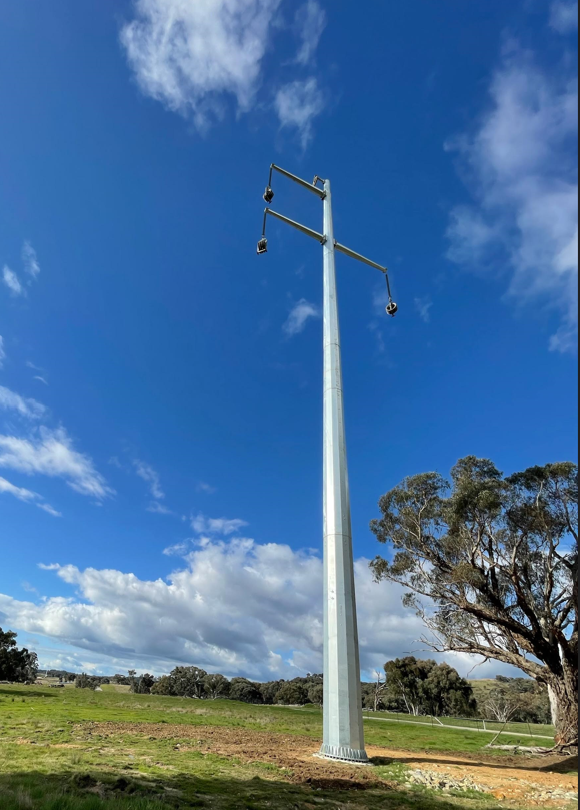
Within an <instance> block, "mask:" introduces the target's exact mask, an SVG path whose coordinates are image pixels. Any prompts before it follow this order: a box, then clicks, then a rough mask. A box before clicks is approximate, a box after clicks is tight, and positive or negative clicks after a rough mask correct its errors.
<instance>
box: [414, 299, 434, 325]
mask: <svg viewBox="0 0 580 810" xmlns="http://www.w3.org/2000/svg"><path fill="white" fill-rule="evenodd" d="M415 309H416V310H417V312H418V313H419V317H420V318H421V320H422V321H424V322H425V323H429V322H430V321H431V310H432V309H433V301H432V300H431V299H430V298H429V297H425V298H415Z"/></svg>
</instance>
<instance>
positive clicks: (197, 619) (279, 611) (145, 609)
mask: <svg viewBox="0 0 580 810" xmlns="http://www.w3.org/2000/svg"><path fill="white" fill-rule="evenodd" d="M166 553H168V554H176V553H179V550H178V548H177V547H173V548H172V549H167V550H166ZM43 568H44V570H47V571H53V572H55V573H56V574H57V575H58V577H59V578H60V579H61V580H62V581H63V582H65V583H67V584H68V585H71V586H73V587H74V589H75V591H76V592H77V595H75V596H71V597H64V596H60V597H51V598H46V599H42V600H41V601H40V602H39V603H38V604H33V603H31V602H21V601H17V600H16V599H13V598H11V597H10V596H6V595H0V615H2V616H4V617H6V622H7V623H8V624H9V625H10V626H11V627H14V628H16V629H17V630H20V631H26V632H29V633H35V634H40V635H42V636H46V637H48V638H52V639H55V640H58V642H59V644H60V645H62V644H67V645H72V649H71V651H70V653H67V654H69V655H70V656H71V660H75V661H76V662H77V664H76V666H75V667H74V668H75V669H76V668H77V667H78V668H79V669H80V668H81V666H82V667H84V668H85V669H87V668H88V667H87V664H90V665H92V668H93V669H99V671H101V672H103V671H107V670H108V668H109V667H111V668H112V669H113V670H114V669H115V668H116V669H117V671H118V670H119V669H120V668H122V669H128V668H133V667H137V668H143V669H149V670H152V671H154V672H156V673H160V672H164V671H165V672H167V671H169V669H172V668H173V667H174V666H175V665H177V664H180V663H183V664H196V665H197V666H201V667H203V668H204V669H207V670H210V671H220V672H223V673H224V674H225V675H228V676H230V677H232V676H236V675H243V676H246V677H249V678H255V679H259V680H270V679H274V678H278V677H283V678H292V677H295V676H297V675H303V674H306V672H320V671H321V670H322V643H323V627H322V576H323V570H322V560H321V559H320V558H319V557H318V556H317V555H316V554H314V553H312V552H298V551H293V550H292V549H291V548H289V547H288V546H284V545H276V544H268V545H258V544H256V543H255V542H254V541H252V540H241V539H238V540H233V541H231V542H227V543H226V542H208V543H206V544H204V546H203V547H201V548H199V549H198V550H196V551H194V552H192V553H191V554H189V555H187V557H186V559H185V564H184V567H183V568H182V569H181V570H178V571H175V572H174V573H173V574H171V576H170V577H168V579H167V580H162V579H158V580H156V581H144V580H141V579H139V578H138V577H136V576H135V575H134V574H124V573H121V572H120V571H114V570H103V571H101V570H96V569H92V568H89V569H87V570H85V571H81V570H79V569H78V568H76V567H75V566H72V565H65V566H60V565H52V566H43ZM355 576H356V584H357V601H358V612H359V634H360V644H361V662H362V669H363V672H365V673H367V674H368V675H369V676H370V674H371V672H372V670H373V669H377V668H380V667H382V666H383V665H384V663H385V661H386V660H387V659H389V658H394V657H397V656H402V655H404V654H406V653H413V652H417V651H418V650H419V649H420V645H416V644H415V643H414V639H418V638H420V636H421V635H422V633H423V626H422V623H421V622H420V620H419V619H418V618H417V617H416V616H415V615H414V613H413V612H412V611H409V610H407V609H405V608H403V606H402V604H401V596H402V593H403V591H402V589H401V588H400V587H399V586H397V585H393V584H387V583H381V584H379V585H377V584H376V583H375V582H374V581H373V578H372V575H371V572H370V570H369V567H368V560H365V559H360V560H358V561H357V562H356V564H355ZM40 652H41V655H42V650H40ZM429 657H432V655H431V654H430V656H429ZM433 657H436V658H437V657H439V656H433ZM439 658H440V657H439ZM43 660H44V656H43ZM121 662H122V666H121ZM452 663H453V664H454V665H458V666H459V668H460V669H461V670H462V672H463V674H466V673H467V671H469V669H471V667H472V666H473V664H474V661H473V660H472V659H469V658H467V657H464V658H463V659H460V658H453V659H452Z"/></svg>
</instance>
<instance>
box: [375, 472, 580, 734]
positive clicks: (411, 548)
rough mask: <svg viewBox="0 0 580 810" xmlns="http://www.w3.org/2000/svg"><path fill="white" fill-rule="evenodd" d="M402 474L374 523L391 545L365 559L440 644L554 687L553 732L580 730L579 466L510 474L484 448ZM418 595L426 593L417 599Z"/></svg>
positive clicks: (434, 643) (430, 640)
mask: <svg viewBox="0 0 580 810" xmlns="http://www.w3.org/2000/svg"><path fill="white" fill-rule="evenodd" d="M451 478H452V481H451V483H448V482H447V481H445V480H444V479H443V478H442V477H441V476H440V475H439V474H438V473H424V474H421V475H416V476H414V477H412V478H408V479H406V480H405V481H403V483H402V484H400V485H399V486H398V487H395V489H393V490H391V491H390V492H388V493H387V494H386V495H384V496H383V497H382V498H381V499H380V501H379V506H380V509H381V513H382V516H381V518H380V519H379V520H373V521H372V523H371V529H372V531H373V532H374V533H375V535H376V536H377V538H378V540H379V541H380V542H381V543H388V544H389V545H391V547H392V548H393V550H394V552H395V553H394V557H393V559H392V561H390V562H389V561H388V560H386V559H383V558H381V557H377V558H376V559H375V560H374V562H373V563H372V564H371V567H372V569H373V571H374V573H375V576H376V578H377V580H381V579H390V580H392V581H394V582H398V583H400V584H402V585H403V586H404V587H405V588H406V589H407V591H408V593H407V596H406V597H405V604H407V605H412V606H414V607H415V609H416V610H417V612H418V614H419V615H420V616H421V617H422V618H423V620H424V622H425V624H426V626H427V628H428V629H429V630H431V631H432V635H431V636H430V637H429V638H428V639H426V641H427V643H431V646H432V647H433V648H434V649H436V650H439V651H455V652H462V653H468V654H479V655H482V656H484V657H486V658H493V659H496V660H498V661H502V662H504V663H507V664H511V665H513V666H516V667H519V668H520V669H521V670H522V671H523V672H525V673H526V674H527V675H529V676H530V677H532V678H534V679H535V680H536V681H537V682H538V683H539V684H542V685H544V686H546V687H548V688H549V689H550V691H551V694H552V697H553V705H554V707H555V714H556V723H557V727H558V731H559V742H561V743H566V744H575V743H577V740H578V731H577V719H578V708H577V703H578V607H577V604H578V570H577V567H578V566H577V563H578V469H577V467H576V466H575V465H574V464H571V463H558V464H548V465H546V466H545V467H532V468H530V469H529V470H526V471H524V472H521V473H516V474H515V475H512V476H510V477H507V478H506V477H504V476H503V475H502V473H500V472H499V470H498V469H497V468H496V467H495V466H494V464H493V463H492V462H491V461H488V460H487V459H478V458H476V457H474V456H468V457H467V458H465V459H462V460H460V461H459V462H458V463H457V464H456V466H455V467H454V468H453V470H452V473H451ZM422 600H425V601H422Z"/></svg>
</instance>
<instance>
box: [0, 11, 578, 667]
mask: <svg viewBox="0 0 580 810" xmlns="http://www.w3.org/2000/svg"><path fill="white" fill-rule="evenodd" d="M370 5H371V6H372V8H371V9H370V10H366V11H365V14H364V16H362V17H361V16H360V15H357V7H356V5H355V4H353V3H351V2H346V0H333V2H332V3H329V2H328V0H308V2H305V3H304V4H302V3H301V2H290V0H245V2H242V1H241V0H227V1H226V0H204V2H201V0H198V1H197V2H190V3H183V2H177V0H138V2H130V1H129V0H122V1H121V2H119V0H116V2H114V3H113V2H111V1H110V0H107V1H106V2H103V0H86V2H84V3H82V4H79V3H78V2H74V0H57V2H54V3H51V4H46V3H43V2H41V1H40V0H26V2H21V3H10V4H8V3H5V4H3V6H2V8H1V9H0V71H1V72H2V75H3V76H5V77H7V80H6V81H4V82H2V83H1V84H0V108H1V109H2V111H3V115H2V129H1V136H0V144H1V148H0V173H1V176H2V183H1V184H0V270H1V271H2V275H1V277H0V282H1V283H0V336H1V341H0V366H1V367H0V538H1V541H2V559H3V565H2V567H1V568H0V623H1V624H2V625H3V626H10V627H12V628H14V629H16V630H18V631H19V632H20V634H21V639H22V640H24V641H25V642H26V643H29V644H31V645H33V646H34V647H35V648H37V649H38V650H39V652H40V655H41V661H42V663H43V665H50V666H66V667H68V668H72V669H81V668H82V669H89V670H92V671H100V672H110V671H118V670H122V669H127V668H128V667H130V666H133V665H135V666H137V668H138V669H140V670H144V669H149V670H150V671H154V672H162V671H164V670H167V668H168V667H170V668H171V667H172V666H174V665H175V663H177V662H186V663H196V664H198V665H201V666H204V667H205V668H207V669H210V670H219V671H222V672H225V673H226V674H229V675H237V674H245V675H248V676H250V677H255V678H264V679H269V678H270V677H278V676H283V677H291V676H292V675H296V674H301V673H302V672H304V671H312V670H319V669H320V666H321V663H320V662H321V656H320V649H321V647H320V645H321V596H322V591H321V562H320V553H321V521H322V518H321V496H322V484H321V441H322V439H321V428H322V392H321V373H322V372H321V359H322V351H321V322H320V318H319V308H320V304H321V296H322V289H321V288H322V275H321V257H320V251H319V249H318V248H317V246H316V244H315V243H314V242H311V241H310V240H308V239H306V238H305V237H302V236H301V235H300V234H297V233H294V232H293V231H289V230H288V229H286V228H285V227H284V226H283V225H281V224H274V223H273V222H271V223H270V225H269V237H270V251H269V253H268V255H267V256H266V257H260V258H258V257H257V256H256V253H255V245H256V241H257V239H258V237H259V235H260V232H261V215H262V211H263V206H264V204H263V201H262V199H261V194H262V192H263V188H264V186H265V184H266V181H267V177H268V174H267V172H268V166H269V164H270V162H272V161H275V162H277V163H279V164H280V165H283V166H285V167H287V168H288V169H289V170H291V171H294V172H296V173H298V174H301V175H303V176H305V177H306V178H307V179H309V180H310V179H311V177H312V176H314V174H318V175H320V176H322V177H329V178H331V179H332V182H333V192H334V203H335V228H336V236H337V238H338V239H339V240H340V241H341V242H343V243H346V244H347V245H349V246H350V247H352V248H354V249H355V250H359V251H361V252H363V253H365V254H367V255H368V256H370V257H372V258H374V259H375V260H376V261H379V262H385V263H388V264H389V266H390V267H391V271H392V281H393V286H394V290H395V293H396V295H395V297H396V300H397V301H398V303H399V306H400V315H399V316H398V317H397V319H396V320H391V319H387V317H386V315H385V314H384V304H385V303H386V301H385V291H384V282H383V281H382V278H381V276H380V274H379V273H377V272H376V271H373V270H371V269H370V268H366V267H364V266H362V265H359V264H357V263H354V262H352V261H350V260H349V259H347V258H346V257H342V258H340V259H339V266H338V275H339V301H340V310H341V327H342V343H343V361H344V376H345V387H346V394H345V396H346V417H347V438H348V445H349V456H350V475H351V485H352V499H353V528H354V537H355V554H356V558H357V579H358V592H359V603H360V613H361V615H360V624H361V639H362V659H363V667H364V669H365V672H369V671H370V670H372V668H373V667H377V666H380V665H381V664H382V663H384V661H385V660H386V658H388V657H393V656H394V655H399V654H401V653H403V652H407V651H408V650H410V649H413V644H412V639H413V638H417V637H418V636H419V635H420V634H421V627H420V625H419V623H418V620H417V619H416V618H415V617H414V616H413V615H412V614H410V613H409V612H407V611H405V610H404V609H403V608H402V606H401V604H400V592H399V591H398V590H397V589H396V588H395V587H394V586H388V585H381V586H377V585H374V584H373V583H372V581H371V579H370V575H369V574H368V570H367V569H368V566H367V563H366V560H368V559H370V558H372V557H373V556H374V555H375V554H376V553H377V552H378V551H379V550H380V549H379V548H378V547H377V545H376V541H375V540H374V538H373V537H372V535H371V534H370V532H369V529H368V523H369V521H370V520H371V519H372V518H373V517H375V516H376V514H377V507H376V503H377V500H378V498H379V496H380V495H381V494H383V493H384V492H385V491H386V490H387V489H389V488H390V487H392V486H394V485H396V484H397V483H398V482H399V481H400V480H401V479H402V478H403V477H404V476H406V475H409V474H414V473H417V472H422V471H426V470H434V469H436V470H439V471H441V472H443V473H445V474H447V473H448V471H449V469H450V467H451V466H452V465H453V463H454V462H455V461H456V460H457V459H458V458H459V457H462V456H464V455H467V454H472V453H473V454H477V455H481V456H486V457H490V458H492V459H493V460H494V461H495V462H496V463H497V465H498V466H499V467H500V468H502V469H503V470H505V471H506V472H510V471H513V470H516V469H522V468H525V467H527V466H530V465H532V464H543V463H546V462H549V461H556V460H564V459H574V458H575V454H576V446H577V442H576V401H577V399H576V397H577V376H576V362H577V356H576V346H577V278H578V263H577V239H578V235H577V234H578V231H577V184H578V179H577V156H576V151H575V139H576V136H577V84H576V83H575V75H576V64H577V50H576V44H575V38H576V33H577V19H578V14H577V6H576V4H575V3H571V2H569V1H568V0H555V2H548V0H527V1H526V2H512V3H505V2H503V0H488V1H487V2H486V3H485V4H482V3H465V2H464V1H463V0H449V2H446V3H444V4H442V3H430V2H427V0H410V1H409V2H405V3H398V2H386V3H373V4H370ZM275 190H276V192H277V195H276V201H275V207H276V208H277V209H278V210H280V211H283V212H284V213H286V214H287V215H289V216H292V217H295V218H297V219H300V220H301V221H303V222H305V223H306V224H309V225H310V226H311V227H313V228H315V229H320V228H321V213H322V212H321V210H320V203H319V202H318V201H317V200H316V199H315V198H314V197H312V198H311V196H310V195H307V194H304V192H302V191H301V190H300V189H299V188H298V187H294V186H293V185H292V184H290V183H288V182H286V181H284V180H283V179H281V178H280V179H277V180H276V187H275ZM453 660H454V663H456V665H457V666H458V667H459V668H460V669H461V670H462V672H466V671H468V670H469V669H470V668H471V666H472V665H473V662H469V661H466V660H463V659H461V660H460V659H453ZM496 671H499V670H498V667H497V665H489V666H487V667H486V668H483V669H480V670H479V671H478V672H479V673H480V674H490V673H493V672H496Z"/></svg>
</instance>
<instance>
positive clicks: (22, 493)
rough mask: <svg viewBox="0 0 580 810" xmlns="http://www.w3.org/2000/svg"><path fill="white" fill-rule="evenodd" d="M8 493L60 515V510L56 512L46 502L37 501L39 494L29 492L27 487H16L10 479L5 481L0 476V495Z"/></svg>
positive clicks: (50, 512) (50, 513)
mask: <svg viewBox="0 0 580 810" xmlns="http://www.w3.org/2000/svg"><path fill="white" fill-rule="evenodd" d="M3 494H8V495H13V496H14V497H15V498H17V499H18V500H19V501H23V502H24V503H34V504H36V506H37V507H38V508H39V509H42V510H43V511H44V512H48V514H49V515H52V516H53V517H62V515H61V513H60V512H57V511H56V509H53V507H52V506H51V505H50V504H48V503H38V501H41V500H42V499H41V497H40V495H38V494H37V493H36V492H31V491H30V490H29V489H23V488H22V487H17V486H15V485H14V484H11V483H10V481H7V480H6V479H5V478H2V477H1V476H0V495H3Z"/></svg>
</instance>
